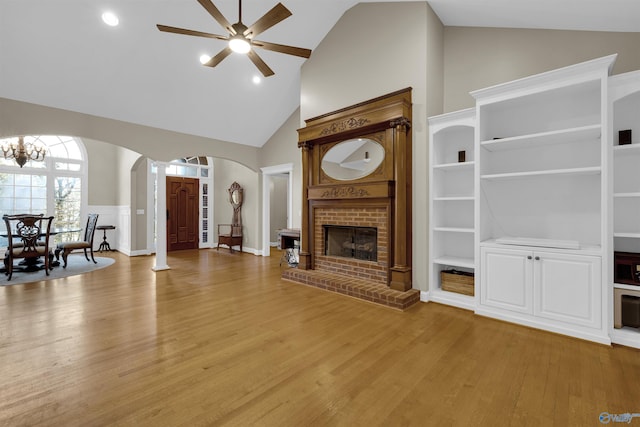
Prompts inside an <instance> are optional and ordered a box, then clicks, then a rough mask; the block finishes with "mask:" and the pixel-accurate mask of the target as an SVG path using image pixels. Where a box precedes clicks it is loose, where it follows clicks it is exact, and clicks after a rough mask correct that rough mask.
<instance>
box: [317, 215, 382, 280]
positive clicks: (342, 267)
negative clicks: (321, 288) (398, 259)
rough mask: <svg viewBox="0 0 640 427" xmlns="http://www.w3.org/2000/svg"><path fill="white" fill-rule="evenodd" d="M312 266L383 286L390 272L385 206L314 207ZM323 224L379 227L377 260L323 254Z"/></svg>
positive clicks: (319, 269)
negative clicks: (313, 261)
mask: <svg viewBox="0 0 640 427" xmlns="http://www.w3.org/2000/svg"><path fill="white" fill-rule="evenodd" d="M314 224H315V226H314V233H313V235H314V240H315V242H314V248H315V253H314V258H315V269H316V270H318V271H325V272H329V273H337V274H342V275H346V276H350V277H354V278H359V279H362V280H367V281H370V282H371V283H377V284H381V285H386V284H387V282H388V274H389V273H388V271H389V250H388V247H389V242H388V241H389V239H388V233H389V231H388V230H387V224H388V212H387V209H386V208H385V207H365V208H362V207H346V208H342V207H338V206H331V207H322V208H315V209H314ZM323 225H344V226H353V227H374V228H376V229H377V230H378V241H377V246H378V260H377V261H363V260H356V259H351V258H345V257H339V256H327V255H325V254H324V252H325V250H324V249H325V248H324V244H325V242H324V229H323Z"/></svg>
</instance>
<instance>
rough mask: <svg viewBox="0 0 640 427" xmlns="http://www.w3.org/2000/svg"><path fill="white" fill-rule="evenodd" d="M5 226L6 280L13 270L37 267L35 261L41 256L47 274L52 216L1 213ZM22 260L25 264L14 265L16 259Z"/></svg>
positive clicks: (49, 267)
mask: <svg viewBox="0 0 640 427" xmlns="http://www.w3.org/2000/svg"><path fill="white" fill-rule="evenodd" d="M2 219H3V220H4V223H5V226H6V228H7V245H8V246H7V251H6V253H5V255H4V266H5V271H6V275H7V276H8V277H7V280H11V277H12V276H13V272H14V270H20V271H30V268H33V269H36V270H37V269H39V267H37V262H39V259H40V257H42V262H43V265H44V271H45V273H46V274H47V276H48V275H49V270H51V257H50V249H49V237H50V236H51V224H52V223H53V217H52V216H49V217H45V216H44V215H43V214H39V215H32V214H19V215H3V217H2ZM18 259H20V260H24V261H25V266H16V265H15V264H14V262H15V261H16V260H18Z"/></svg>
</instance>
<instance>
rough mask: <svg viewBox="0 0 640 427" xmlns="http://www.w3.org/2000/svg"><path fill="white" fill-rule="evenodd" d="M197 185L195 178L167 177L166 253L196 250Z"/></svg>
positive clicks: (197, 229) (197, 228)
mask: <svg viewBox="0 0 640 427" xmlns="http://www.w3.org/2000/svg"><path fill="white" fill-rule="evenodd" d="M199 184H200V182H199V181H198V180H197V179H195V178H182V177H176V176H168V177H167V251H177V250H184V249H196V248H198V241H199V239H198V231H199V227H198V219H199V205H198V200H199V196H198V193H199Z"/></svg>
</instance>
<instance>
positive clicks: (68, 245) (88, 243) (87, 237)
mask: <svg viewBox="0 0 640 427" xmlns="http://www.w3.org/2000/svg"><path fill="white" fill-rule="evenodd" d="M97 224H98V214H89V217H88V218H87V226H86V227H85V228H84V239H82V240H75V241H71V242H61V243H58V245H57V246H56V250H55V254H56V260H59V259H60V253H61V252H62V260H63V261H64V264H63V265H62V268H67V256H69V254H70V253H71V252H72V251H74V250H76V249H82V250H84V257H85V258H86V259H87V261H93V263H94V264H97V263H98V261H96V259H95V258H94V257H93V235H94V234H95V232H96V226H97ZM87 249H88V250H89V252H90V253H91V260H89V255H88V254H87Z"/></svg>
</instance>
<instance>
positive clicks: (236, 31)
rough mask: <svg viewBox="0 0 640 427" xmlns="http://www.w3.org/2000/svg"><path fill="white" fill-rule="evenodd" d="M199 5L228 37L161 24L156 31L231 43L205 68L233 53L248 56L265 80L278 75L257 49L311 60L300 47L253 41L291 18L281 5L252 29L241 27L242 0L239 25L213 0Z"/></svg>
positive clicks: (203, 0)
mask: <svg viewBox="0 0 640 427" xmlns="http://www.w3.org/2000/svg"><path fill="white" fill-rule="evenodd" d="M198 3H200V4H201V5H202V7H204V8H205V9H206V10H207V12H209V14H211V16H213V19H215V20H216V21H217V22H218V23H219V24H220V25H221V26H222V27H224V29H225V30H227V31H228V32H229V35H228V36H226V37H225V36H220V35H217V34H211V33H203V32H201V31H194V30H187V29H184V28H178V27H170V26H167V25H160V24H158V25H157V27H158V29H159V30H160V31H164V32H167V33H175V34H184V35H187V36H197V37H206V38H211V39H218V40H226V41H228V42H229V44H228V46H227V47H225V48H224V49H222V50H221V51H220V52H219V53H218V54H217V55H216V56H214V57H213V58H211V59H210V60H209V61H207V62H205V63H204V65H206V66H208V67H215V66H216V65H218V64H219V63H220V62H222V60H223V59H224V58H226V57H227V56H229V55H230V54H231V52H238V53H245V54H246V55H247V56H248V57H249V59H250V60H251V62H253V63H254V64H255V66H256V67H258V70H260V72H261V73H262V74H263V75H264V76H265V77H269V76H272V75H274V74H275V73H274V72H273V70H272V69H271V68H269V66H268V65H267V64H266V63H265V62H264V61H263V60H262V58H260V56H258V54H257V53H256V52H255V51H254V50H253V48H254V47H259V48H262V49H266V50H271V51H274V52H280V53H286V54H287V55H295V56H300V57H302V58H308V57H309V56H311V50H309V49H304V48H300V47H293V46H286V45H282V44H276V43H269V42H263V41H259V40H255V39H254V37H255V36H257V35H258V34H260V33H262V32H264V31H265V30H268V29H269V28H271V27H273V26H274V25H276V24H277V23H279V22H280V21H283V20H284V19H286V18H288V17H289V16H291V15H292V14H291V11H289V9H287V8H286V7H285V6H284V5H283V4H282V3H278V4H277V5H275V6H274V7H273V8H272V9H271V10H270V11H268V12H267V13H265V14H264V15H263V16H262V18H260V19H258V20H257V21H256V22H255V23H254V24H253V25H251V26H249V27H247V26H246V25H244V24H243V23H242V0H239V1H238V22H236V23H235V24H233V25H231V24H230V23H229V21H227V19H226V18H225V17H224V16H223V15H222V13H220V11H219V10H218V8H217V7H216V6H215V5H214V4H213V3H212V2H211V0H198Z"/></svg>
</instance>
